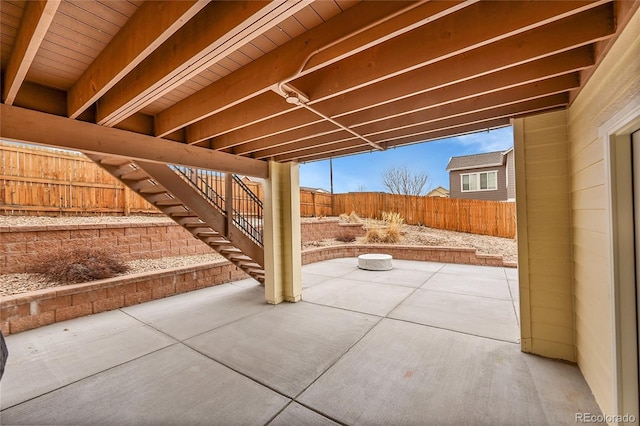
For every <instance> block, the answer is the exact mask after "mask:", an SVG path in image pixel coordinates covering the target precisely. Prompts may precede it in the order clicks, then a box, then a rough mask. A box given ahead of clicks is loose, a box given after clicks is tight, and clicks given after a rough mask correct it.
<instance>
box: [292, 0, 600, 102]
mask: <svg viewBox="0 0 640 426" xmlns="http://www.w3.org/2000/svg"><path fill="white" fill-rule="evenodd" d="M598 4H601V3H599V2H587V1H557V2H548V3H545V6H544V7H540V5H539V4H538V3H537V2H519V1H516V2H500V1H498V2H478V3H475V4H473V5H471V6H469V7H466V8H463V9H462V10H460V11H458V12H456V13H453V14H450V15H447V16H445V17H443V18H441V19H438V20H435V21H433V22H431V23H429V24H427V25H424V26H422V27H419V28H417V29H415V30H412V31H410V32H408V33H405V34H402V35H399V36H397V37H395V38H393V39H391V40H388V41H386V42H384V43H382V44H379V45H376V46H375V47H373V48H370V49H367V50H366V51H364V52H362V53H360V54H357V55H353V56H349V57H348V58H345V59H343V60H341V61H339V62H336V63H334V64H332V65H331V66H329V67H325V68H323V69H322V70H319V71H317V72H315V73H312V74H309V75H307V76H304V77H301V78H299V79H296V81H295V83H294V84H293V86H295V87H296V88H297V89H299V90H301V91H302V92H303V93H305V94H306V95H307V97H309V99H311V100H319V99H325V98H329V97H332V96H336V95H338V94H340V93H345V92H348V91H352V90H355V89H357V88H360V87H364V86H367V85H370V84H372V83H375V82H377V81H381V80H383V79H386V78H390V77H393V76H395V75H398V74H402V73H405V72H408V71H411V70H413V69H416V68H419V67H422V66H425V65H428V64H430V63H434V62H437V61H440V60H443V59H446V58H449V57H452V56H455V55H462V54H464V53H465V52H468V51H471V50H473V49H476V48H479V47H482V46H484V45H489V44H491V43H495V42H497V41H500V40H503V39H507V38H509V37H512V36H514V35H517V34H519V33H523V32H525V31H527V30H530V29H533V28H537V27H541V26H543V25H546V24H549V23H551V22H554V21H557V20H560V19H561V18H563V17H566V16H571V15H572V14H576V13H579V12H581V11H585V10H589V9H593V8H595V9H597V10H599V11H600V13H601V15H602V19H607V18H608V17H609V16H610V14H611V4H604V5H602V6H600V7H596V6H597V5H598ZM496 22H500V25H496ZM416 46H420V49H416ZM314 59H315V58H314Z"/></svg>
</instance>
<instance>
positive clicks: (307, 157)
mask: <svg viewBox="0 0 640 426" xmlns="http://www.w3.org/2000/svg"><path fill="white" fill-rule="evenodd" d="M509 123H510V121H509V119H508V118H499V119H495V120H490V121H486V122H482V123H475V124H468V125H464V126H460V127H458V128H456V129H449V130H443V131H439V132H434V133H432V134H430V135H428V136H425V137H424V138H423V139H421V140H419V141H415V142H428V141H431V140H437V139H444V138H449V137H454V136H460V135H465V134H468V133H475V132H479V131H483V130H491V129H497V128H500V127H505V126H508V125H509ZM415 142H412V143H415ZM406 144H407V145H408V144H409V143H406ZM367 152H372V149H371V146H370V145H367V144H362V143H360V142H356V143H353V142H345V143H344V144H335V146H334V147H331V149H325V150H319V152H312V151H311V150H309V151H305V152H304V153H303V155H298V156H278V157H275V158H274V161H280V162H284V161H299V162H311V161H318V160H326V159H327V158H335V157H343V156H346V155H354V154H365V153H367Z"/></svg>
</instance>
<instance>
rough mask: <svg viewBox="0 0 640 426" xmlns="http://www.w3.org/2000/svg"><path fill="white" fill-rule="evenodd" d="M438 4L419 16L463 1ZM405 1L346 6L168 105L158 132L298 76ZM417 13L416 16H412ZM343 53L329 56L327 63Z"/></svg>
mask: <svg viewBox="0 0 640 426" xmlns="http://www.w3.org/2000/svg"><path fill="white" fill-rule="evenodd" d="M434 4H435V5H437V7H435V8H431V9H429V10H428V11H427V12H426V13H430V15H429V16H424V15H421V16H420V18H421V19H428V18H429V17H431V16H433V14H437V15H438V16H441V15H442V14H444V13H447V12H453V11H455V10H457V9H458V7H459V4H460V2H452V3H449V2H434ZM407 7H411V8H412V7H413V4H412V3H411V2H382V3H378V2H375V3H373V2H362V3H361V4H358V5H356V6H354V7H352V8H350V9H348V10H347V11H345V12H344V13H341V14H339V15H337V16H336V17H335V18H333V19H331V20H329V21H326V22H325V23H323V24H320V25H318V26H317V27H315V28H313V29H311V30H309V31H308V32H306V33H304V34H303V35H302V36H299V37H297V38H295V39H293V40H291V41H290V42H288V43H286V44H284V45H282V46H280V47H278V48H277V49H274V50H273V51H271V52H269V53H268V54H266V55H264V56H262V57H260V58H258V59H257V60H255V61H253V62H251V63H249V64H248V65H246V66H244V67H242V68H240V69H239V70H237V71H236V72H234V73H232V74H230V75H228V76H227V77H224V78H222V79H220V80H218V81H216V82H214V83H213V84H211V85H209V86H207V87H206V88H204V89H203V90H201V91H199V92H197V93H195V94H193V95H191V96H189V97H188V98H186V99H184V100H182V101H180V102H178V103H176V104H175V105H173V106H172V107H170V108H167V109H166V110H165V111H163V112H161V113H160V114H158V115H157V116H156V134H157V135H158V136H163V135H165V134H167V133H169V132H172V131H174V130H176V129H178V128H180V127H184V126H187V125H189V124H191V123H194V122H196V121H198V120H201V119H203V118H206V117H208V116H210V115H213V114H215V113H218V112H220V111H222V110H224V109H227V108H230V107H232V106H234V105H237V104H238V103H240V102H242V101H245V100H247V99H249V98H252V97H254V96H257V95H259V94H261V93H264V92H265V91H267V90H270V88H272V87H274V86H275V85H277V84H278V83H281V82H283V81H285V80H287V79H289V78H292V77H294V76H295V75H296V74H297V73H298V72H299V71H300V70H299V67H300V66H302V65H304V61H305V60H306V58H307V57H309V55H311V54H313V53H314V52H315V51H317V50H318V49H323V48H325V47H326V46H327V45H330V44H332V43H335V42H337V41H340V40H342V39H344V38H345V37H347V36H349V35H350V34H352V33H354V32H355V31H358V30H359V29H361V28H362V27H366V26H368V25H372V24H374V23H376V22H378V21H380V20H381V19H384V18H385V17H387V16H389V14H394V13H396V12H399V11H401V10H403V9H405V8H407ZM413 19H418V17H417V16H413ZM401 24H404V27H403V28H405V29H407V28H411V27H412V24H413V22H408V21H406V20H405V21H403V22H402V23H400V22H395V23H394V25H395V26H394V30H395V31H402V28H400V26H401ZM369 37H370V38H366V39H361V40H360V43H361V45H360V47H363V46H370V45H371V44H373V43H375V42H376V41H377V40H378V39H377V38H373V39H372V38H371V37H379V35H377V34H370V35H369ZM383 40H384V39H383ZM342 54H344V53H342ZM339 57H340V56H338V57H332V58H329V59H328V60H329V61H330V62H329V63H331V62H333V61H334V60H337V59H338V58H339Z"/></svg>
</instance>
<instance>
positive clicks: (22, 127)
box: [0, 104, 269, 178]
mask: <svg viewBox="0 0 640 426" xmlns="http://www.w3.org/2000/svg"><path fill="white" fill-rule="evenodd" d="M0 138H3V139H6V140H11V141H16V142H26V143H35V144H41V145H49V146H54V147H59V148H65V149H71V150H76V151H82V152H88V153H95V154H108V155H114V156H119V157H125V158H131V159H133V160H142V161H151V162H155V163H162V164H177V165H183V166H189V167H198V168H203V169H212V170H219V171H222V172H229V173H237V174H243V175H247V176H255V177H261V178H267V177H268V173H269V171H268V165H267V163H266V162H264V161H259V160H254V159H251V158H246V157H240V156H237V155H231V154H226V153H223V152H218V151H212V150H209V149H206V148H200V147H195V146H191V145H186V144H182V143H177V142H170V141H167V140H164V139H160V138H156V137H152V136H147V135H142V134H139V133H134V132H128V131H125V130H119V129H114V128H109V127H104V126H100V125H97V124H92V123H85V122H82V121H77V120H73V119H70V118H66V117H58V116H55V115H51V114H45V113H42V112H37V111H31V110H28V109H24V108H19V107H15V106H10V105H5V104H0Z"/></svg>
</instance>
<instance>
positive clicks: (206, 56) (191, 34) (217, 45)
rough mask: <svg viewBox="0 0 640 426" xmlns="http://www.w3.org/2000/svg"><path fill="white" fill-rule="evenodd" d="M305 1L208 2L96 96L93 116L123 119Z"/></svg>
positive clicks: (109, 121)
mask: <svg viewBox="0 0 640 426" xmlns="http://www.w3.org/2000/svg"><path fill="white" fill-rule="evenodd" d="M307 2H308V0H300V1H295V2H264V1H229V2H224V1H223V2H212V3H209V5H208V6H206V7H205V8H204V9H203V10H202V11H201V12H200V13H198V14H197V15H196V16H195V17H194V18H193V19H191V20H190V21H189V22H188V23H186V24H185V25H184V26H183V27H182V28H180V29H179V30H178V31H177V32H176V33H175V34H173V35H172V36H171V37H170V38H169V39H168V40H167V41H165V42H164V43H163V44H162V45H161V46H159V47H158V48H157V49H155V50H154V51H153V53H151V54H150V55H149V56H148V57H147V58H146V59H145V60H144V61H142V62H141V63H140V64H139V65H138V66H137V67H136V68H135V69H134V70H133V72H131V73H129V74H127V75H126V76H125V77H124V78H123V79H121V80H120V81H119V82H118V83H117V84H116V85H115V86H114V87H113V88H112V89H111V90H110V91H109V92H107V93H106V94H105V95H104V96H103V97H102V98H100V100H99V101H98V111H97V120H96V121H97V122H98V123H99V124H103V125H107V126H113V125H115V124H116V123H118V122H119V121H122V120H124V119H125V118H126V117H128V116H130V115H131V114H133V113H135V112H137V111H139V110H141V109H142V108H143V107H144V106H146V105H148V104H149V103H151V102H152V101H154V100H155V99H157V98H159V97H160V96H162V95H164V94H166V93H168V92H169V91H170V90H172V89H174V88H176V87H178V86H179V85H181V84H182V83H183V82H184V81H185V80H186V79H188V78H190V77H192V76H194V75H197V74H198V73H199V72H201V71H202V70H204V69H206V68H207V67H208V66H210V65H211V64H213V63H215V61H217V60H219V59H221V58H223V57H225V56H227V55H228V54H229V53H231V52H233V49H235V48H237V47H238V44H240V45H242V44H244V43H246V42H247V41H248V40H247V38H250V37H254V36H255V32H256V31H258V30H259V29H260V28H261V27H262V26H264V25H265V24H267V23H270V24H273V23H274V21H275V23H277V22H278V21H279V20H281V19H284V18H286V17H287V16H290V15H291V14H293V13H295V12H296V11H297V10H299V9H300V8H301V7H303V6H304V5H306V4H307ZM139 30H140V29H139ZM174 130H176V129H172V131H174ZM168 133H171V132H167V133H165V134H168Z"/></svg>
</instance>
